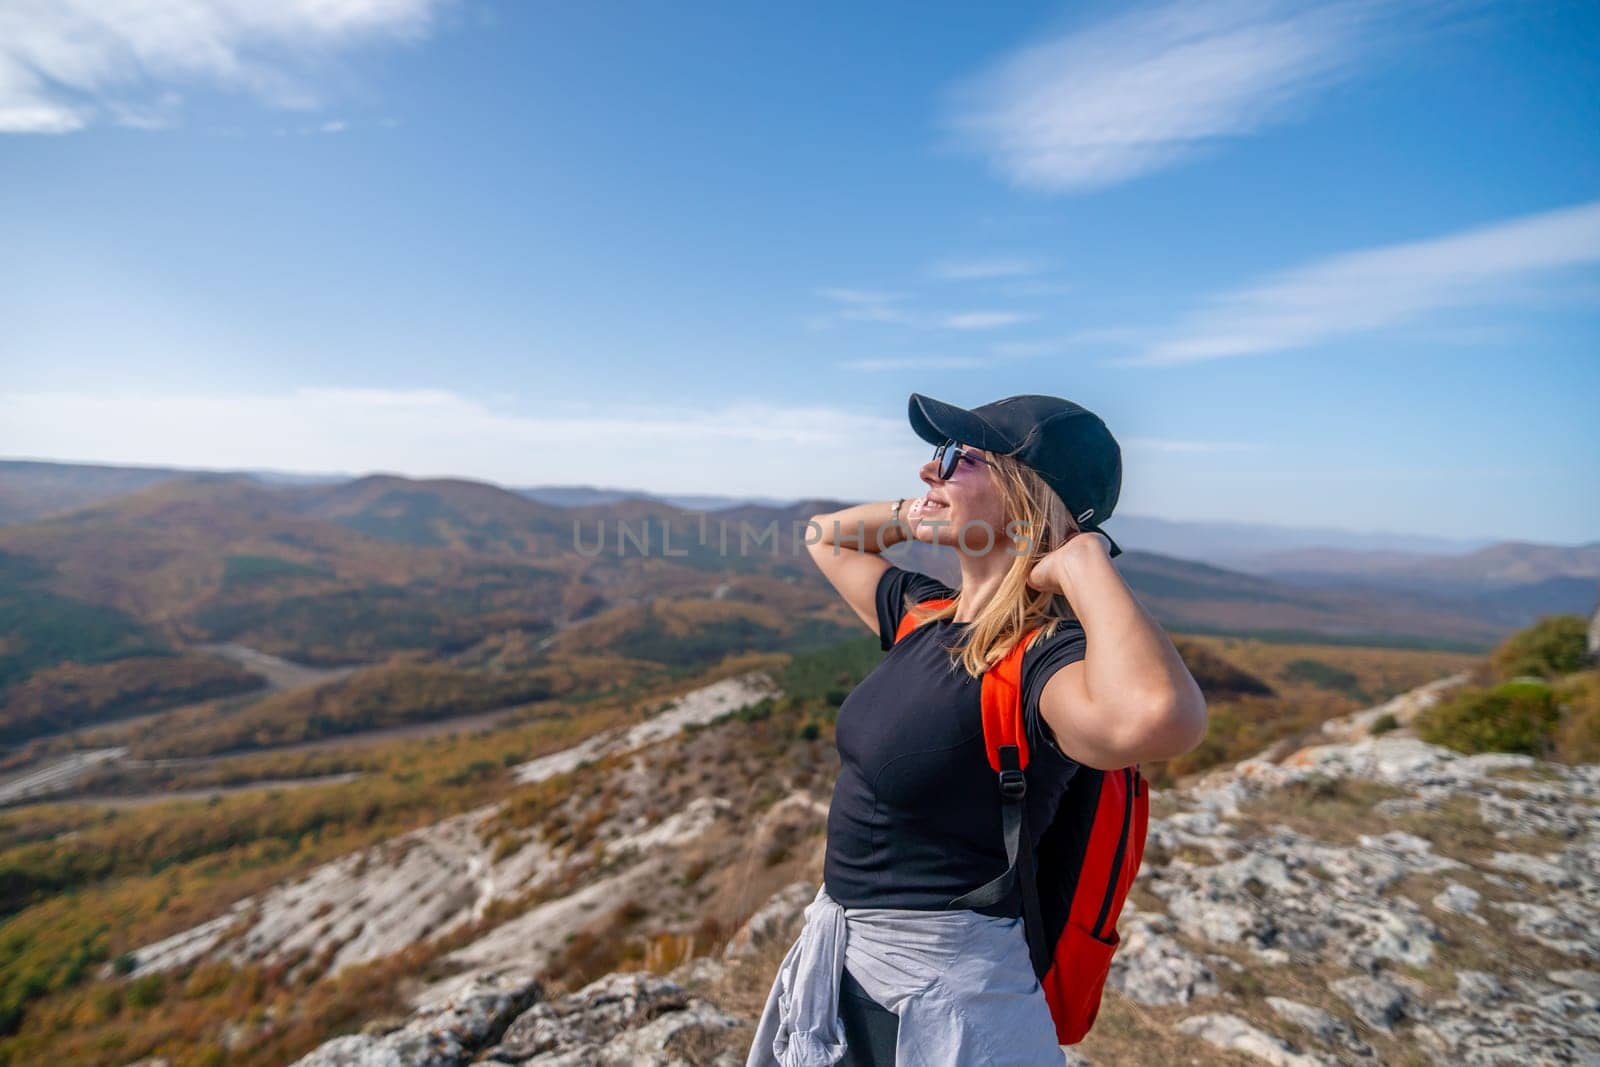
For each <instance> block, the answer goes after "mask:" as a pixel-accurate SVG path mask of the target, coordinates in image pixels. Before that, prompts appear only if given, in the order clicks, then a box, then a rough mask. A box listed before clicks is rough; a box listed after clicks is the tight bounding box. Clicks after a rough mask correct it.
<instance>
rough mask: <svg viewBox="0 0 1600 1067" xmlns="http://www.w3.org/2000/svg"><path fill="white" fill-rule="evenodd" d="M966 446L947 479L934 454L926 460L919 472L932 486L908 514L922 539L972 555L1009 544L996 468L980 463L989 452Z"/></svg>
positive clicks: (985, 553) (986, 457)
mask: <svg viewBox="0 0 1600 1067" xmlns="http://www.w3.org/2000/svg"><path fill="white" fill-rule="evenodd" d="M962 450H963V451H964V452H966V453H967V454H966V455H965V456H963V457H962V458H961V460H960V461H959V462H957V464H956V469H955V470H954V471H952V472H951V474H950V477H949V478H947V479H945V480H943V481H941V480H940V479H939V465H938V464H937V463H935V462H934V461H933V460H931V459H930V460H929V461H928V462H926V463H924V464H923V465H922V470H921V471H920V472H919V474H918V476H919V477H920V478H921V479H922V480H923V481H924V482H925V483H927V486H928V491H927V492H926V493H924V494H923V495H922V496H921V497H919V498H918V499H917V500H915V501H913V502H912V504H911V509H910V511H909V512H907V515H906V519H907V522H908V523H909V524H910V526H911V530H912V536H913V537H915V539H916V540H918V541H922V542H923V543H925V544H930V545H954V546H956V547H958V548H961V549H962V550H963V551H966V552H967V553H968V554H969V555H974V556H981V555H987V554H988V552H989V551H992V550H996V549H1003V548H1004V547H1005V545H1006V544H1007V540H1006V528H1005V527H1006V519H1005V508H1004V503H1003V501H1002V499H1001V496H1000V486H999V484H998V483H997V482H996V480H995V472H994V468H993V467H991V466H989V465H988V464H987V463H981V462H979V460H986V459H989V458H990V456H989V453H987V452H985V451H983V450H982V449H979V448H969V447H967V446H962ZM929 523H938V524H939V525H936V526H929V525H928V524H929ZM963 531H964V532H963Z"/></svg>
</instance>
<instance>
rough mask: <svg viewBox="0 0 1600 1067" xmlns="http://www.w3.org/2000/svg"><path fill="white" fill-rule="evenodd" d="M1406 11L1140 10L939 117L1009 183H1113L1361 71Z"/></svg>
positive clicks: (1197, 1) (1045, 186)
mask: <svg viewBox="0 0 1600 1067" xmlns="http://www.w3.org/2000/svg"><path fill="white" fill-rule="evenodd" d="M1448 6H1449V5H1448V4H1446V5H1439V6H1435V7H1434V8H1432V9H1430V10H1431V11H1433V12H1438V11H1439V10H1442V9H1443V8H1445V7H1448ZM1405 10H1406V9H1405V7H1404V5H1401V4H1399V3H1397V2H1395V0H1388V2H1385V0H1322V2H1312V3H1309V4H1308V3H1292V4H1291V3H1287V2H1279V0H1178V2H1176V3H1170V4H1167V5H1165V6H1160V7H1146V8H1144V9H1141V10H1136V11H1134V12H1131V13H1128V14H1124V15H1120V16H1118V17H1115V18H1112V19H1110V20H1108V21H1104V22H1101V23H1098V24H1095V25H1093V26H1089V27H1087V28H1083V29H1078V30H1076V31H1074V32H1070V33H1067V34H1065V35H1061V36H1053V37H1050V38H1049V39H1046V40H1042V41H1038V42H1035V43H1033V44H1030V45H1027V46H1026V47H1023V48H1021V49H1019V50H1017V51H1015V52H1013V53H1011V54H1010V55H1007V56H1005V57H1003V58H1002V59H1001V60H1000V61H998V62H997V63H995V64H994V65H993V66H991V67H990V68H988V69H986V70H984V71H982V72H980V73H979V74H977V75H976V76H974V77H972V78H971V79H969V80H967V81H966V82H963V83H961V84H959V85H957V86H956V87H954V88H953V89H952V90H951V93H950V100H949V103H948V106H947V112H946V123H947V126H948V129H949V130H950V131H951V132H952V134H953V135H954V137H955V139H956V142H957V144H958V145H959V146H960V147H962V148H964V149H968V150H972V151H976V152H978V153H980V154H982V155H983V156H985V157H987V158H988V160H989V161H990V163H991V164H992V165H993V166H994V167H995V168H996V169H997V170H998V171H999V172H1000V173H1001V174H1002V175H1004V176H1005V177H1006V178H1007V179H1008V180H1009V181H1011V182H1012V183H1013V184H1015V185H1018V186H1021V187H1025V188H1030V189H1037V190H1042V191H1045V192H1068V191H1077V190H1085V189H1092V188H1096V187H1101V186H1107V185H1112V184H1115V183H1117V182H1121V181H1125V180H1127V179H1129V178H1133V177H1136V176H1138V175H1141V174H1145V173H1148V172H1150V171H1154V170H1158V169H1161V168H1163V167H1167V166H1171V165H1173V164H1175V163H1178V162H1179V161H1181V160H1183V159H1185V158H1187V157H1189V156H1191V155H1193V154H1195V153H1196V152H1198V151H1200V150H1202V149H1204V148H1206V147H1208V146H1209V145H1212V144H1214V143H1215V142H1217V141H1219V140H1222V139H1225V138H1235V137H1244V136H1247V135H1250V134H1254V133H1256V132H1258V131H1260V130H1262V129H1264V128H1266V127H1268V126H1271V125H1274V124H1278V123H1282V122H1285V121H1287V120H1289V119H1291V118H1293V117H1294V116H1295V115H1296V114H1298V113H1299V112H1300V111H1301V110H1303V108H1304V106H1305V105H1306V103H1307V102H1308V101H1309V100H1310V99H1311V98H1312V97H1313V96H1315V95H1316V94H1317V93H1319V92H1321V91H1323V90H1325V89H1326V88H1328V87H1329V86H1332V85H1335V84H1337V83H1338V82H1340V81H1341V80H1343V79H1346V78H1349V77H1351V76H1352V75H1354V74H1356V73H1358V72H1359V70H1360V69H1361V68H1362V67H1363V65H1364V63H1365V62H1366V61H1367V60H1368V59H1369V58H1370V57H1371V56H1372V55H1373V53H1374V52H1375V51H1376V49H1377V47H1378V46H1379V45H1381V44H1382V43H1384V42H1385V41H1386V40H1387V39H1388V38H1389V37H1390V36H1391V35H1392V34H1394V33H1395V32H1396V31H1397V28H1398V26H1399V24H1400V21H1401V19H1400V15H1401V14H1402V13H1403V12H1404V11H1405Z"/></svg>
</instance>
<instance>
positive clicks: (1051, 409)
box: [910, 393, 1122, 556]
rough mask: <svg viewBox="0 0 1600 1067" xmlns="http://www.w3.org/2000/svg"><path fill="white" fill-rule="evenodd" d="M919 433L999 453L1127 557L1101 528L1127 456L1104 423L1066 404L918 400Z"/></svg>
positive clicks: (915, 423) (1044, 399)
mask: <svg viewBox="0 0 1600 1067" xmlns="http://www.w3.org/2000/svg"><path fill="white" fill-rule="evenodd" d="M910 414H911V428H912V429H913V430H915V431H916V432H917V436H918V437H920V438H922V439H923V440H924V441H927V442H929V443H931V444H935V445H942V444H944V443H945V442H946V441H955V442H956V443H957V444H963V445H971V446H972V447H973V448H981V449H983V450H984V451H985V452H998V453H1001V454H1003V455H1007V456H1010V457H1012V458H1013V459H1015V460H1016V461H1017V462H1018V463H1021V464H1022V465H1023V466H1025V467H1027V468H1029V469H1030V470H1033V471H1035V472H1036V473H1037V474H1038V475H1039V477H1041V478H1043V479H1044V482H1045V484H1046V485H1048V486H1049V487H1050V488H1051V489H1054V490H1055V491H1056V495H1057V496H1059V497H1060V498H1061V502H1062V503H1063V504H1065V505H1066V506H1067V510H1068V511H1070V512H1071V513H1072V516H1073V518H1074V519H1076V520H1077V523H1078V526H1079V527H1080V528H1081V529H1084V530H1093V531H1094V532H1095V533H1098V534H1101V535H1102V536H1104V537H1105V539H1106V540H1107V541H1110V543H1111V554H1112V555H1113V556H1116V555H1120V554H1121V552H1122V549H1121V548H1119V547H1118V546H1117V543H1116V542H1115V541H1112V540H1111V535H1110V534H1108V533H1106V532H1105V531H1104V530H1102V529H1101V528H1100V524H1101V523H1102V522H1105V521H1106V520H1107V519H1109V518H1110V517H1111V510H1112V509H1113V508H1115V507H1116V506H1117V497H1118V496H1119V495H1120V494H1121V492H1122V448H1121V446H1119V445H1118V444H1117V439H1116V438H1115V437H1112V436H1111V431H1110V430H1108V429H1106V424H1105V423H1104V422H1102V421H1100V416H1098V415H1096V414H1095V413H1094V412H1092V411H1089V410H1088V409H1087V408H1084V407H1080V406H1079V405H1077V404H1074V403H1073V402H1072V401H1070V400H1063V399H1061V398H1060V397H1058V396H1039V395H1037V394H1031V393H1030V394H1028V395H1026V396H1008V397H1006V398H1005V399H1004V400H996V401H995V402H994V403H992V404H984V405H982V406H981V407H975V408H973V409H972V410H971V411H968V410H967V409H966V408H958V407H956V406H955V405H954V404H946V403H945V402H944V401H942V400H935V399H933V398H932V397H928V396H923V395H922V394H921V393H912V394H911V404H910Z"/></svg>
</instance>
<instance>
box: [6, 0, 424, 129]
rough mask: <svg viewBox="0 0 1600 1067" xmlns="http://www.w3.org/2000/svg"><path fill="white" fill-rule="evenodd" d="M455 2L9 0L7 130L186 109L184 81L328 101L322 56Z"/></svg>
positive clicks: (151, 119)
mask: <svg viewBox="0 0 1600 1067" xmlns="http://www.w3.org/2000/svg"><path fill="white" fill-rule="evenodd" d="M448 2H450V0H272V2H266V3H263V2H260V0H163V2H161V3H149V2H141V0H8V2H7V3H5V4H0V133H46V134H60V133H70V132H73V131H75V130H81V129H84V128H85V127H87V126H89V125H90V124H92V123H93V122H95V121H97V120H99V119H103V118H109V119H110V120H111V121H113V122H118V123H120V124H122V125H127V126H133V127H136V128H141V129H154V128H165V127H167V126H170V125H172V124H173V122H174V120H175V117H176V102H177V101H178V100H179V99H181V98H179V97H178V96H177V94H176V93H175V91H174V87H175V86H179V85H191V84H193V85H205V86H211V87H215V88H221V89H225V90H230V91H242V92H246V93H249V94H251V95H253V96H255V97H257V98H258V99H261V100H263V101H265V102H266V103H268V104H270V105H272V106H276V107H288V108H311V107H315V106H316V105H317V102H318V96H317V92H316V89H315V88H314V87H313V85H312V84H311V78H310V77H309V73H310V71H311V70H312V68H313V66H314V62H315V59H313V58H312V57H315V58H316V59H321V58H325V57H327V56H328V55H330V54H332V53H335V52H338V51H340V50H345V49H350V48H355V47H360V46H363V45H367V44H372V43H376V42H384V41H407V40H416V39H419V38H421V37H424V36H425V35H426V34H427V33H428V32H429V31H430V29H431V28H432V26H433V23H434V20H435V17H436V14H437V12H438V10H439V8H440V7H442V6H443V5H444V4H445V3H448Z"/></svg>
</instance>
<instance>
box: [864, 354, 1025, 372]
mask: <svg viewBox="0 0 1600 1067" xmlns="http://www.w3.org/2000/svg"><path fill="white" fill-rule="evenodd" d="M996 362H997V361H996V360H995V359H993V358H990V357H986V356H886V357H883V358H879V359H843V360H840V361H839V362H838V363H837V364H835V366H838V367H840V368H841V369H844V370H856V371H869V372H870V371H901V370H977V369H980V368H985V367H992V366H994V365H995V363H996Z"/></svg>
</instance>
